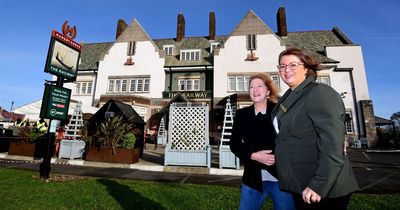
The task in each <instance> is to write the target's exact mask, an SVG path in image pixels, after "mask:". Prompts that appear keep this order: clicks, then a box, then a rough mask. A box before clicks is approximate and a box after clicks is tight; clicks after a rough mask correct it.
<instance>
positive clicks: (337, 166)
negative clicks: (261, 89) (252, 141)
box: [272, 48, 359, 210]
mask: <svg viewBox="0 0 400 210" xmlns="http://www.w3.org/2000/svg"><path fill="white" fill-rule="evenodd" d="M278 61H279V65H278V70H279V75H280V77H281V79H282V80H283V81H284V82H285V83H286V84H287V85H288V86H289V89H288V90H287V91H286V93H285V94H284V95H283V96H282V97H281V99H280V100H279V102H278V103H277V105H276V106H275V108H274V110H273V111H272V121H273V124H274V127H275V131H276V132H277V134H278V135H277V138H276V147H275V155H276V165H277V169H278V177H279V183H280V188H281V190H285V191H289V192H292V194H293V197H294V202H295V206H296V209H298V210H300V209H324V210H325V209H335V210H338V209H347V205H348V203H349V200H350V197H351V193H352V192H354V191H356V190H358V189H359V188H358V184H357V182H356V180H355V177H354V175H353V171H352V168H351V166H350V164H349V160H348V158H347V156H346V155H345V154H344V151H343V145H344V139H345V136H344V135H345V124H344V121H345V116H346V115H345V108H344V105H343V102H342V98H341V97H340V95H339V94H338V93H337V92H336V91H335V90H334V89H333V88H331V87H330V86H328V85H325V84H321V83H317V82H315V80H316V78H317V69H318V66H319V65H318V63H317V61H316V60H315V59H314V58H313V57H311V56H309V55H307V54H306V53H305V52H304V51H302V50H301V49H297V48H289V49H286V50H284V51H283V52H281V54H280V55H279V60H278Z"/></svg>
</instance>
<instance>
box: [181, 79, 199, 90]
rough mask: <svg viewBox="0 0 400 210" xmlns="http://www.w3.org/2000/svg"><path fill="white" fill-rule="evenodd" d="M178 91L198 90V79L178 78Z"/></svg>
mask: <svg viewBox="0 0 400 210" xmlns="http://www.w3.org/2000/svg"><path fill="white" fill-rule="evenodd" d="M178 86H179V87H178V89H179V91H198V90H200V80H199V79H180V80H178Z"/></svg>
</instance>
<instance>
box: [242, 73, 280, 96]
mask: <svg viewBox="0 0 400 210" xmlns="http://www.w3.org/2000/svg"><path fill="white" fill-rule="evenodd" d="M254 79H261V80H262V81H263V82H264V85H265V86H267V88H268V91H269V94H268V99H269V100H270V101H273V102H276V101H277V99H278V88H277V87H276V86H275V85H274V82H273V81H272V79H271V77H270V76H269V75H268V74H266V73H257V74H254V75H251V76H250V79H249V87H250V83H251V81H253V80H254ZM249 89H250V88H249Z"/></svg>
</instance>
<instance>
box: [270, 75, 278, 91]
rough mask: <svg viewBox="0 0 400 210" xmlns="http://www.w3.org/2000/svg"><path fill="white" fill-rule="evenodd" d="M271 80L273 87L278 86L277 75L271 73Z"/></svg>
mask: <svg viewBox="0 0 400 210" xmlns="http://www.w3.org/2000/svg"><path fill="white" fill-rule="evenodd" d="M271 79H272V82H273V83H274V85H275V87H277V88H279V87H280V86H279V76H278V75H271Z"/></svg>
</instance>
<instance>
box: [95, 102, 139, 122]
mask: <svg viewBox="0 0 400 210" xmlns="http://www.w3.org/2000/svg"><path fill="white" fill-rule="evenodd" d="M106 112H115V113H116V114H120V113H122V115H123V116H124V119H125V120H128V121H130V122H132V123H134V124H137V125H144V124H146V123H145V122H144V121H143V119H142V118H141V117H140V116H139V114H138V113H137V112H136V111H135V110H134V109H133V108H132V106H130V105H128V104H124V103H122V102H120V101H117V100H113V99H110V100H108V101H107V103H105V104H104V105H103V106H102V107H101V108H100V109H99V110H98V111H97V112H96V113H95V114H94V115H93V116H92V117H91V118H90V121H102V120H103V119H104V118H105V113H106Z"/></svg>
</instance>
